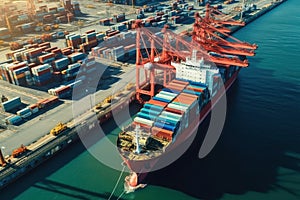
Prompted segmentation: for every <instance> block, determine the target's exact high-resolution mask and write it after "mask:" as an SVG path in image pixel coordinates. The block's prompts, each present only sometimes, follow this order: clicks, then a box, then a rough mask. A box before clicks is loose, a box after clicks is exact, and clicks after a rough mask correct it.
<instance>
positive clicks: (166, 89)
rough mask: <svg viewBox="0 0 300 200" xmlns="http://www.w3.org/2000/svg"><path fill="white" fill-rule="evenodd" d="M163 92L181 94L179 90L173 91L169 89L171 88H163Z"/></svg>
mask: <svg viewBox="0 0 300 200" xmlns="http://www.w3.org/2000/svg"><path fill="white" fill-rule="evenodd" d="M162 91H165V92H171V93H174V94H179V93H180V91H178V90H173V89H169V88H163V89H162Z"/></svg>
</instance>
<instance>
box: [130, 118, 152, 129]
mask: <svg viewBox="0 0 300 200" xmlns="http://www.w3.org/2000/svg"><path fill="white" fill-rule="evenodd" d="M134 122H138V123H140V124H145V125H147V126H150V127H151V126H153V124H154V121H152V120H148V119H143V118H140V117H135V118H134Z"/></svg>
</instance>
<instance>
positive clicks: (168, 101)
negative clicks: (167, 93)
mask: <svg viewBox="0 0 300 200" xmlns="http://www.w3.org/2000/svg"><path fill="white" fill-rule="evenodd" d="M152 99H153V100H156V101H161V102H165V103H170V102H171V101H172V100H169V99H164V98H161V97H153V98H152Z"/></svg>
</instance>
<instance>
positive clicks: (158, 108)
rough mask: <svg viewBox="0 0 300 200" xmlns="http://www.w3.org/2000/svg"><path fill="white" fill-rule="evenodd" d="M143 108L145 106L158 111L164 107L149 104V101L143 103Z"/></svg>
mask: <svg viewBox="0 0 300 200" xmlns="http://www.w3.org/2000/svg"><path fill="white" fill-rule="evenodd" d="M144 108H147V109H150V110H155V111H158V112H161V111H162V110H163V109H164V107H162V106H157V105H153V104H150V103H146V104H145V105H144Z"/></svg>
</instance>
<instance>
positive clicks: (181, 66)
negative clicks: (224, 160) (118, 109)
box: [117, 6, 257, 192]
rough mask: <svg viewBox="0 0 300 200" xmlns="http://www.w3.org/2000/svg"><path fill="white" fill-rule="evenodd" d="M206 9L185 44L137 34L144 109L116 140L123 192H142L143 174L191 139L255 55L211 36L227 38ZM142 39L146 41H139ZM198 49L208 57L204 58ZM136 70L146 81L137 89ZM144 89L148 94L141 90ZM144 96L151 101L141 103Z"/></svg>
mask: <svg viewBox="0 0 300 200" xmlns="http://www.w3.org/2000/svg"><path fill="white" fill-rule="evenodd" d="M211 9H213V8H210V7H209V6H207V10H208V11H207V14H206V16H205V18H201V17H200V16H199V15H196V16H195V18H196V21H195V24H194V27H193V32H192V34H191V36H192V41H190V42H186V41H185V40H183V39H182V35H175V34H172V33H170V32H167V31H166V29H163V30H162V31H161V32H162V33H163V37H162V38H161V40H159V37H158V35H159V34H156V33H150V32H149V31H147V30H145V29H144V28H139V29H137V43H136V47H137V51H136V53H137V55H136V70H137V77H136V79H137V82H136V93H137V94H136V96H137V99H138V100H140V102H142V103H143V107H142V108H141V110H140V111H139V112H138V113H137V115H136V116H135V117H134V119H133V122H132V123H131V124H130V125H129V126H128V127H126V128H125V129H124V130H122V131H121V132H120V133H119V136H118V139H117V146H118V150H119V153H120V155H121V157H122V159H123V160H124V162H125V163H126V165H127V166H128V168H129V169H130V170H131V172H132V173H131V174H130V175H129V176H127V177H126V178H125V184H124V186H125V190H126V191H127V192H131V191H134V190H135V189H137V188H139V187H144V186H145V185H144V184H141V183H142V181H143V180H144V178H145V176H146V175H147V173H148V172H150V171H151V170H153V169H154V168H155V166H158V165H159V163H164V162H167V161H168V159H169V158H170V157H172V156H170V155H171V154H172V153H174V152H176V149H177V147H180V146H181V145H182V144H183V143H184V142H185V141H187V140H188V139H189V138H191V136H192V135H193V133H195V132H196V130H197V128H198V126H199V125H200V123H201V122H202V121H203V120H204V119H205V118H206V117H207V115H208V114H209V113H210V111H211V110H212V108H213V107H214V106H215V105H216V104H217V103H218V101H219V100H220V98H221V97H222V96H223V95H224V94H225V93H226V91H227V90H228V89H229V88H230V87H231V85H232V84H233V83H234V81H235V80H236V79H237V76H238V73H239V71H240V68H241V67H247V66H248V62H247V60H246V56H253V55H254V51H253V50H254V49H256V48H257V46H256V45H251V44H248V43H246V42H240V41H239V42H229V41H226V40H225V39H223V38H221V37H220V36H219V35H220V34H217V33H216V32H218V31H219V33H223V35H224V36H225V37H226V36H229V35H227V33H228V31H225V32H226V33H225V32H224V30H226V29H227V28H226V27H222V26H220V23H218V25H217V27H216V19H215V18H214V20H212V18H210V15H211V13H216V10H214V12H212V10H211ZM229 23H234V24H235V25H238V24H241V25H243V23H241V22H232V21H230V22H226V23H224V24H229ZM137 26H138V25H137ZM204 27H205V28H204ZM146 36H148V39H143V38H144V37H146ZM212 36H213V37H212ZM230 37H231V36H230ZM147 41H149V43H150V44H149V46H150V48H144V49H143V48H142V47H141V44H145V43H146V42H147ZM174 41H175V42H174ZM236 41H238V40H236ZM159 44H162V45H161V48H160V49H162V51H161V53H158V52H159V51H157V49H159V47H157V45H159ZM211 44H214V45H211ZM172 45H174V46H172ZM203 48H204V50H205V52H207V54H203ZM141 49H143V50H141ZM148 49H150V50H149V51H148ZM143 55H148V58H143ZM140 69H143V70H145V72H146V74H147V73H149V76H147V75H146V77H150V78H148V79H147V78H146V81H145V82H143V83H142V84H141V83H140V72H139V70H140ZM156 70H157V71H160V72H161V74H163V79H164V80H163V84H162V85H163V87H162V88H159V89H157V88H155V82H156V78H157V77H159V73H158V72H156ZM162 71H163V72H162ZM147 83H148V86H149V85H150V86H149V87H148V90H149V88H150V91H147V90H145V89H143V87H142V86H143V84H144V85H147ZM145 95H146V96H148V97H150V98H142V96H145Z"/></svg>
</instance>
